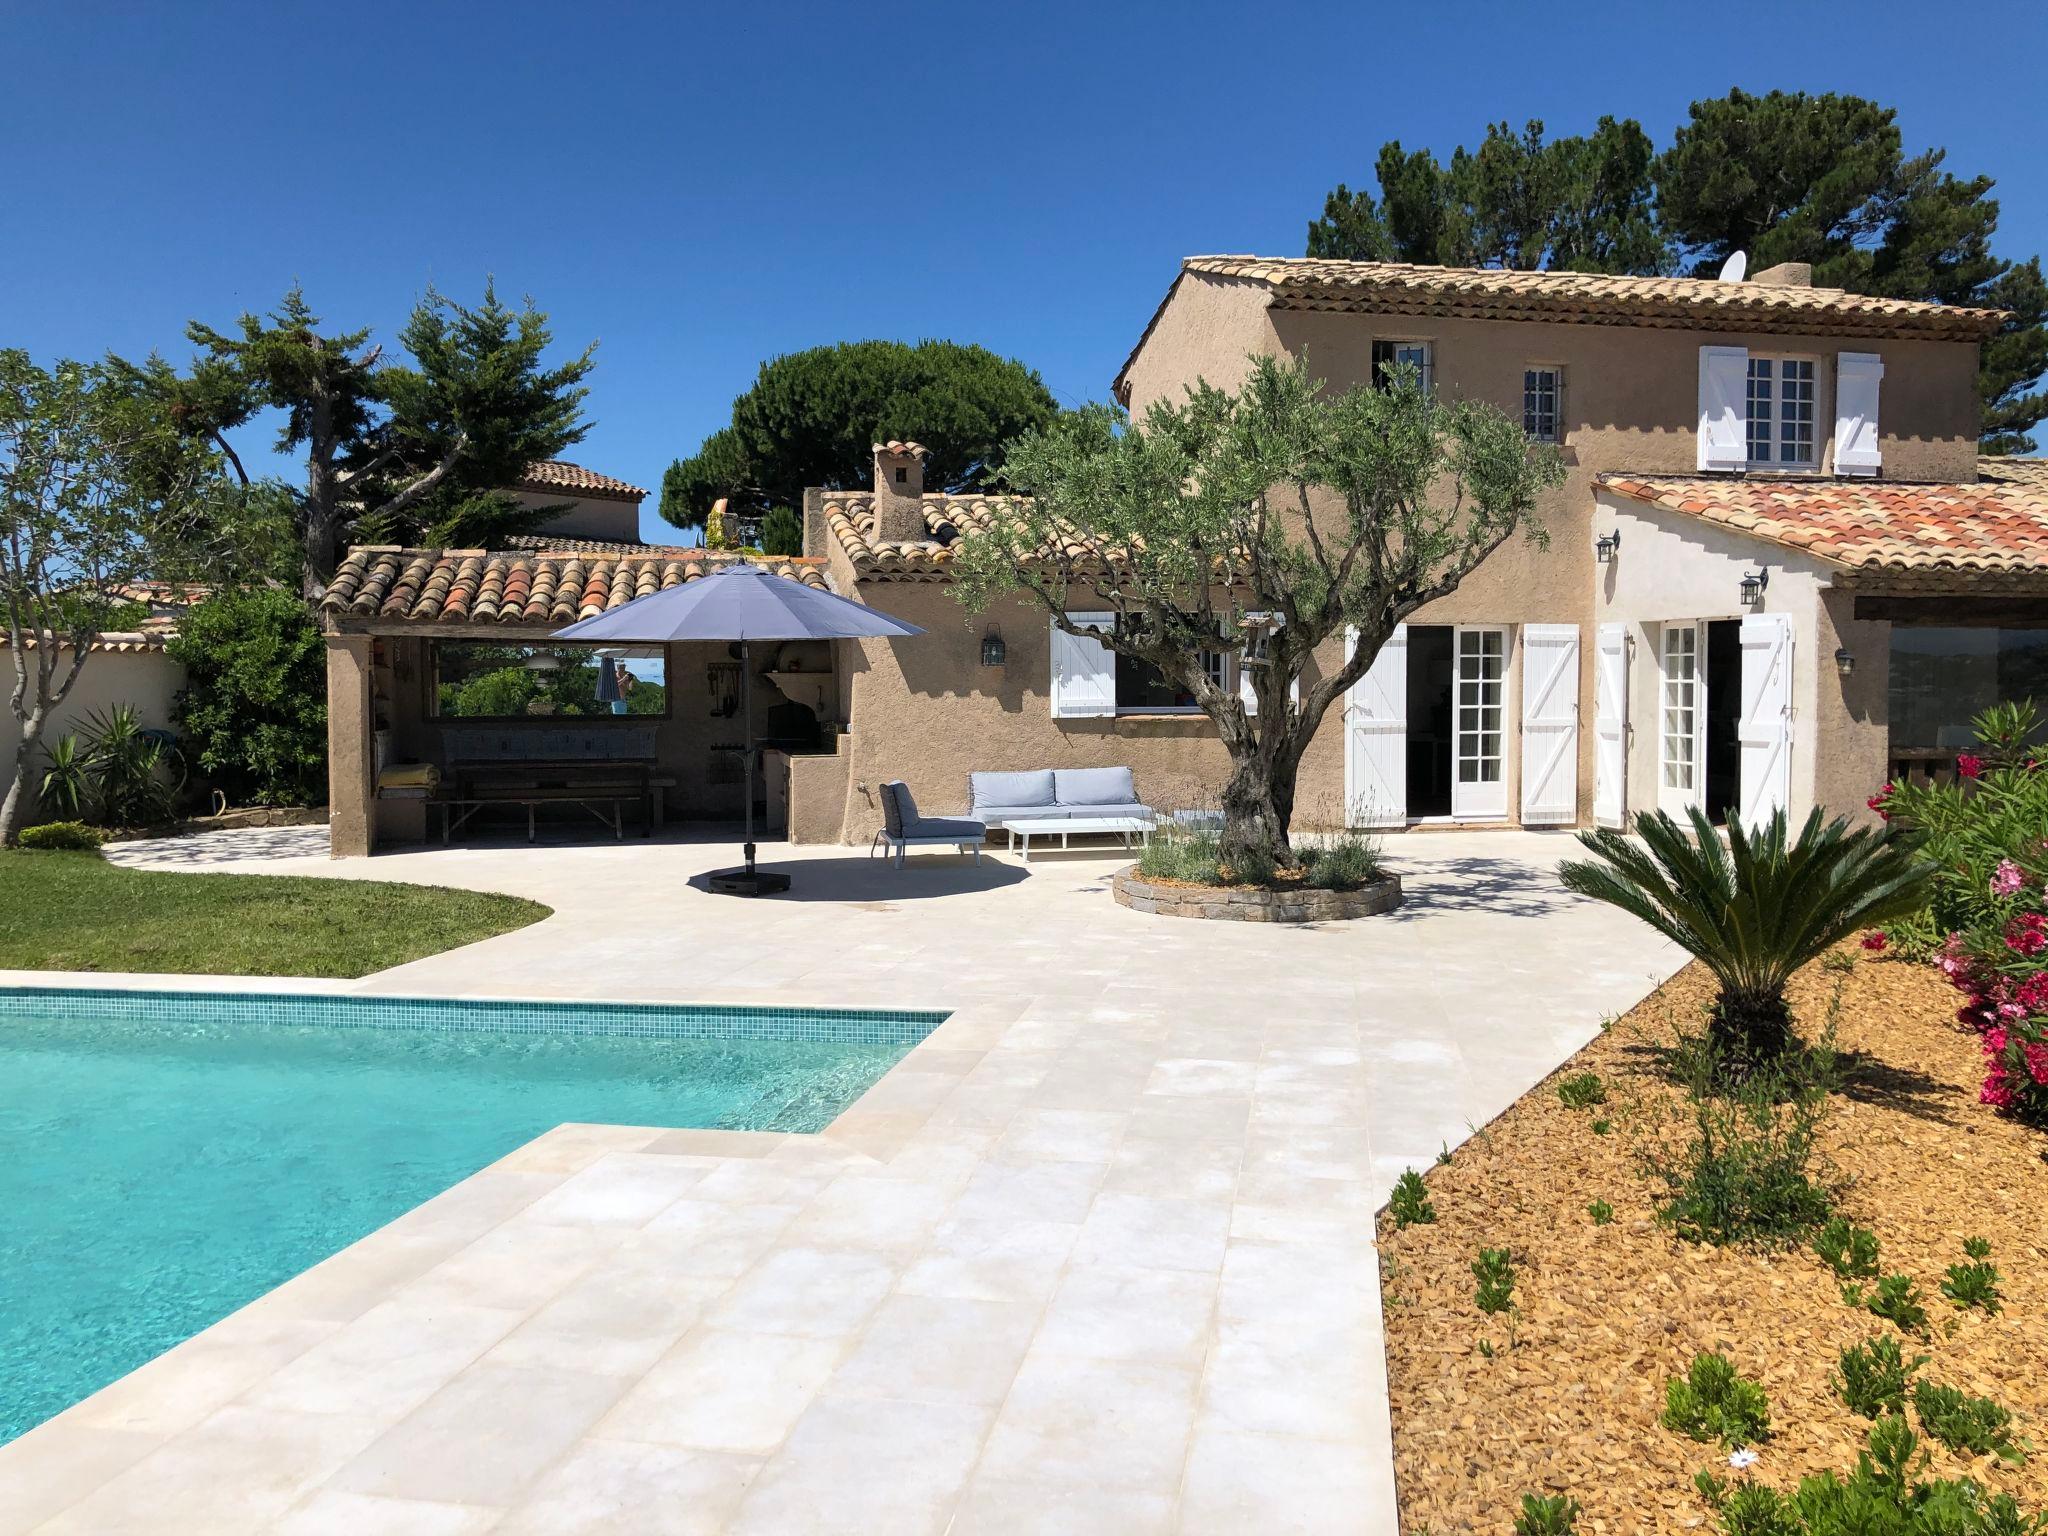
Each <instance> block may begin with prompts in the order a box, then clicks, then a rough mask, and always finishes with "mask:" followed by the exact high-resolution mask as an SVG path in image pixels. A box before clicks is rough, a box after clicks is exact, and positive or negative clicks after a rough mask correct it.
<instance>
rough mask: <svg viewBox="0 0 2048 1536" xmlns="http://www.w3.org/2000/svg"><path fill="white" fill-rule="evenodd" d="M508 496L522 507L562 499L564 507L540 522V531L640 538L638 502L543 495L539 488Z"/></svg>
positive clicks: (549, 504)
mask: <svg viewBox="0 0 2048 1536" xmlns="http://www.w3.org/2000/svg"><path fill="white" fill-rule="evenodd" d="M511 496H512V499H513V500H514V501H516V502H518V503H519V505H520V506H522V507H552V506H557V505H560V504H561V503H563V502H567V503H568V504H569V507H568V510H567V511H565V512H563V513H561V514H560V515H558V516H556V517H553V518H550V519H549V520H548V521H547V522H546V523H544V524H542V525H541V529H540V531H541V532H542V533H551V534H554V535H556V536H557V537H559V538H564V539H618V540H623V541H627V542H631V541H633V540H636V539H638V538H639V537H640V503H639V502H637V501H622V500H619V499H617V498H614V497H608V496H570V495H567V494H563V495H558V496H548V495H544V494H542V493H541V492H539V491H514V492H512V493H511Z"/></svg>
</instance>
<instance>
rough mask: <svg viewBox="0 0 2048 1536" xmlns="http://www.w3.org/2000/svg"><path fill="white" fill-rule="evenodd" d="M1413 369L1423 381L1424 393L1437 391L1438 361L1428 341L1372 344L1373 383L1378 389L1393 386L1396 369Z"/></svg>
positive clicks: (1383, 341) (1379, 342)
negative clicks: (1393, 374)
mask: <svg viewBox="0 0 2048 1536" xmlns="http://www.w3.org/2000/svg"><path fill="white" fill-rule="evenodd" d="M1403 367H1406V368H1413V369H1414V370H1415V373H1416V377H1417V378H1419V379H1420V380H1421V381H1422V392H1423V393H1424V394H1430V393H1432V392H1433V391H1434V390H1435V389H1436V360H1435V356H1434V349H1433V348H1432V347H1431V345H1430V343H1428V342H1426V341H1392V340H1381V341H1375V342H1374V343H1373V344H1372V382H1373V386H1374V388H1376V389H1386V388H1388V387H1390V386H1391V384H1392V372H1391V370H1393V369H1395V368H1403Z"/></svg>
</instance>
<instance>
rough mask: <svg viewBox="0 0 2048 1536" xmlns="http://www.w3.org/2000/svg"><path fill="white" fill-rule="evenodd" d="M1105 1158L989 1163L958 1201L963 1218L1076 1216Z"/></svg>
mask: <svg viewBox="0 0 2048 1536" xmlns="http://www.w3.org/2000/svg"><path fill="white" fill-rule="evenodd" d="M1108 1170H1109V1165H1108V1164H1107V1163H1106V1162H1097V1163H1086V1162H1047V1163H1039V1164H1036V1165H1035V1166H1032V1167H1028V1168H1015V1167H1011V1166H1009V1165H1007V1164H1002V1163H985V1164H983V1165H982V1167H981V1168H980V1169H978V1170H977V1171H976V1172H975V1175H974V1177H973V1178H971V1179H969V1180H968V1181H967V1188H966V1189H965V1190H964V1191H963V1192H962V1193H961V1195H960V1198H959V1199H958V1200H957V1201H955V1202H954V1205H953V1216H954V1219H956V1220H959V1221H1005V1222H1032V1221H1057V1222H1078V1221H1081V1220H1082V1219H1083V1218H1084V1217H1086V1216H1087V1214H1088V1207H1089V1206H1090V1205H1092V1204H1093V1203H1094V1200H1095V1191H1096V1189H1097V1188H1098V1187H1099V1186H1100V1185H1101V1183H1102V1176H1103V1175H1104V1174H1105V1173H1106V1172H1108Z"/></svg>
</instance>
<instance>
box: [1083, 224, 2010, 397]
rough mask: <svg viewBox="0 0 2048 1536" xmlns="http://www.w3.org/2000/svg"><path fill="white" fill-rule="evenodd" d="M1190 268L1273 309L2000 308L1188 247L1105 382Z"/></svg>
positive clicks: (1770, 320)
mask: <svg viewBox="0 0 2048 1536" xmlns="http://www.w3.org/2000/svg"><path fill="white" fill-rule="evenodd" d="M1189 273H1197V274H1200V275H1202V276H1205V277H1213V278H1222V279H1226V280H1235V281H1239V282H1250V283H1258V284H1261V285H1263V286H1264V287H1265V288H1266V289H1267V290H1268V291H1269V292H1270V293H1271V295H1272V297H1271V299H1270V300H1269V307H1271V308H1274V309H1313V310H1370V311H1372V312H1374V313H1376V314H1387V315H1446V316H1453V317H1457V318H1462V319H1474V320H1550V321H1576V322H1582V323H1589V324H1596V325H1639V326H1653V327H1666V328H1672V327H1675V328H1680V329H1685V330H1702V331H1747V330H1795V331H1808V332H1819V333H1823V334H1827V335H1834V336H1931V337H1940V338H1948V339H1952V340H1959V341H1974V340H1977V339H1979V338H1981V337H1984V336H1988V335H1989V334H1990V333H1991V332H1993V331H1995V330H1997V329H1998V327H1999V326H2000V325H2001V324H2003V323H2004V321H2005V318H2006V315H2005V311H2003V310H1997V309H1967V308H1963V307H1961V306H1959V305H1951V304H1932V303H1926V302H1922V301H1920V300H1914V299H1885V298H1877V297H1874V296H1872V295H1869V294H1860V293H1850V292H1848V291H1846V290H1844V289H1841V288H1812V287H1808V286H1805V285H1803V284H1796V283H1764V282H1755V281H1750V282H1739V283H1724V282H1721V281H1720V280H1718V279H1716V278H1707V277H1617V276H1609V275H1607V274H1605V273H1595V272H1518V271H1510V270H1507V269H1504V268H1494V267H1483V268H1476V267H1426V266H1416V265H1411V264H1409V263H1407V262H1398V261H1324V260H1321V259H1319V258H1316V257H1309V256H1295V257H1273V256H1190V257H1188V258H1187V259H1186V260H1184V261H1183V262H1182V263H1181V271H1180V276H1178V277H1176V278H1175V279H1174V282H1173V286H1172V287H1171V288H1169V289H1168V290H1167V293H1166V297H1165V298H1164V299H1162V300H1160V303H1159V308H1158V309H1157V310H1155V311H1154V312H1153V315H1152V318H1151V320H1150V321H1148V322H1147V323H1146V326H1145V331H1144V334H1143V335H1141V336H1140V337H1139V338H1138V344H1137V346H1135V347H1133V348H1132V349H1131V355H1130V356H1129V357H1127V358H1125V359H1124V365H1123V367H1122V368H1120V369H1118V370H1117V376H1116V381H1115V383H1114V385H1113V386H1112V387H1113V388H1114V390H1115V392H1116V394H1117V396H1118V398H1120V399H1121V398H1123V397H1124V396H1125V394H1126V392H1127V391H1126V383H1125V380H1126V376H1127V375H1128V374H1129V373H1130V370H1131V364H1132V363H1133V362H1135V361H1136V360H1137V356H1138V353H1139V352H1141V351H1142V350H1144V346H1145V342H1146V341H1147V340H1148V339H1149V338H1150V337H1151V335H1152V331H1153V328H1154V327H1155V326H1157V325H1158V323H1159V317H1160V315H1161V314H1163V313H1164V312H1165V310H1166V306H1167V305H1168V304H1170V303H1171V302H1172V301H1173V295H1174V292H1175V291H1176V290H1177V289H1178V288H1179V287H1180V284H1181V282H1182V281H1183V280H1184V279H1185V278H1186V276H1187V275H1188V274H1189Z"/></svg>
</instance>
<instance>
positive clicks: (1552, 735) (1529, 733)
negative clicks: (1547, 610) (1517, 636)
mask: <svg viewBox="0 0 2048 1536" xmlns="http://www.w3.org/2000/svg"><path fill="white" fill-rule="evenodd" d="M1578 819H1579V627H1578V626H1577V625H1576V624H1524V625H1523V626H1522V821H1523V823H1524V824H1525V825H1528V826H1557V825H1560V824H1567V825H1568V824H1569V823H1571V822H1574V821H1577V820H1578Z"/></svg>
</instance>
